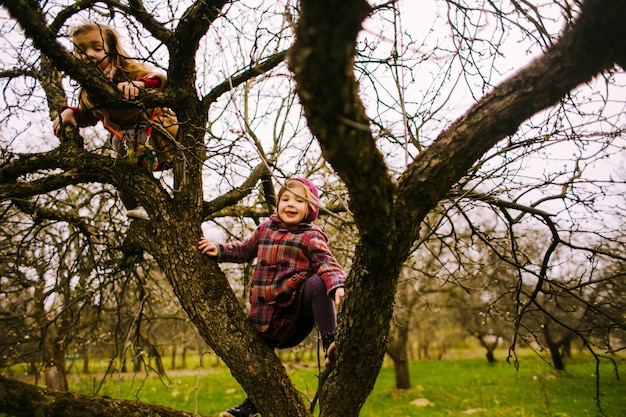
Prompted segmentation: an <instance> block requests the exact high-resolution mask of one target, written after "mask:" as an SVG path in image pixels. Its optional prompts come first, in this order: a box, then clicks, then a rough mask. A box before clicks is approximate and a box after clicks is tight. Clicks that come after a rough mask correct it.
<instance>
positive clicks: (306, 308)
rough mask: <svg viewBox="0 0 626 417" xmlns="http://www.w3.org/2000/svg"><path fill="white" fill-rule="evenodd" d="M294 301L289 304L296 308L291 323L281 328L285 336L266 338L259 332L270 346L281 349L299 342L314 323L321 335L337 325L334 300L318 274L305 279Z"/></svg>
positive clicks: (309, 331) (307, 333)
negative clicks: (299, 293)
mask: <svg viewBox="0 0 626 417" xmlns="http://www.w3.org/2000/svg"><path fill="white" fill-rule="evenodd" d="M295 303H297V304H295V305H293V306H290V307H291V308H296V309H297V312H296V315H295V320H294V322H293V324H292V325H291V326H290V327H289V328H285V329H281V333H282V334H283V335H285V336H286V337H285V338H281V340H276V338H275V337H271V338H268V337H264V334H261V337H262V338H263V339H264V340H265V341H266V342H267V343H268V344H269V345H270V346H272V347H278V348H281V349H282V348H288V347H292V346H296V345H298V344H300V343H301V342H302V341H303V340H304V339H305V338H306V337H307V336H308V335H309V333H311V330H313V326H314V325H315V323H317V328H318V329H319V331H320V333H321V335H322V336H324V335H325V334H327V333H328V332H332V331H334V330H335V327H337V313H336V312H335V302H334V301H333V300H331V299H330V298H328V295H326V285H324V281H322V279H321V278H320V277H319V276H317V275H313V276H311V277H310V278H309V279H307V280H306V281H305V283H304V288H302V294H301V295H300V297H299V299H297V300H296V301H295ZM274 336H276V334H275V335H274Z"/></svg>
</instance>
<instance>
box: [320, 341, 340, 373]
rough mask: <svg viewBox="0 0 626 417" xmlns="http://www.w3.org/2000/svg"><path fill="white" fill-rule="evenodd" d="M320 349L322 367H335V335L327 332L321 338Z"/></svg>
mask: <svg viewBox="0 0 626 417" xmlns="http://www.w3.org/2000/svg"><path fill="white" fill-rule="evenodd" d="M322 347H323V348H324V358H325V359H324V366H325V367H327V368H329V367H331V366H335V362H336V361H337V355H336V352H335V350H336V349H337V343H335V333H333V332H328V333H326V334H325V335H324V336H322Z"/></svg>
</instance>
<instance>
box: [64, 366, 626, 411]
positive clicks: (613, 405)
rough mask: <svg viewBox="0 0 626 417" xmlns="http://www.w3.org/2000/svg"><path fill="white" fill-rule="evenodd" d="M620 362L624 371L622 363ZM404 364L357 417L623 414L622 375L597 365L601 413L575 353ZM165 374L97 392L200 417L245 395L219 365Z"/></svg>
mask: <svg viewBox="0 0 626 417" xmlns="http://www.w3.org/2000/svg"><path fill="white" fill-rule="evenodd" d="M618 360H619V361H620V362H619V365H620V366H619V368H620V370H622V369H623V368H624V362H623V360H622V359H619V358H618ZM410 369H411V382H412V384H413V388H412V389H410V390H404V391H398V390H396V389H395V388H394V385H395V381H394V373H393V369H392V368H391V367H389V366H385V367H383V369H382V370H381V372H380V375H379V377H378V380H377V382H376V386H375V388H374V391H373V392H372V394H371V395H370V397H369V398H368V400H367V401H366V403H365V405H364V406H363V409H362V411H361V414H360V416H362V417H374V416H377V417H380V416H385V417H387V416H389V417H391V416H402V417H406V416H428V417H438V416H466V415H472V416H482V417H485V416H521V417H531V416H559V417H570V416H571V417H583V416H584V417H586V416H603V415H606V416H611V417H617V416H626V381H624V380H623V379H621V378H618V377H617V376H616V374H615V372H614V370H613V368H612V366H611V365H610V363H609V362H608V361H606V362H604V363H602V364H601V368H600V369H601V371H600V375H601V379H600V406H601V410H602V411H600V410H599V409H598V405H597V401H596V376H595V362H594V361H593V360H592V358H587V357H582V356H580V357H576V358H574V359H572V360H570V361H569V362H568V363H567V371H566V372H561V373H559V372H556V371H554V370H553V369H552V368H551V367H550V366H549V365H548V364H546V363H545V362H543V361H542V360H541V359H539V358H537V357H536V356H534V355H528V356H525V357H523V358H521V360H520V367H519V370H516V369H515V367H514V366H513V365H510V364H508V363H507V362H506V361H500V362H498V363H496V364H488V363H487V361H486V360H485V359H483V358H469V359H467V358H466V359H455V360H442V361H419V362H413V363H411V368H410ZM290 375H291V376H292V379H293V381H294V383H295V384H296V385H297V386H298V388H299V389H300V390H301V391H302V393H303V395H305V396H306V397H308V398H312V397H313V395H314V393H315V390H316V388H317V377H316V375H317V369H316V368H315V369H313V368H309V369H306V368H300V369H293V370H291V371H290ZM168 377H169V380H165V381H163V380H160V379H159V378H157V377H156V376H149V377H148V378H146V377H145V375H144V374H135V375H134V374H123V375H115V376H114V377H113V378H108V379H107V380H106V381H105V383H104V384H103V385H102V386H101V387H100V389H99V390H98V393H97V395H107V396H109V397H111V398H128V399H137V400H141V401H145V402H150V403H158V404H163V405H167V406H170V407H173V408H176V409H180V410H185V411H190V412H197V413H199V414H200V415H203V416H215V415H218V413H219V412H220V411H222V410H224V409H226V408H228V407H230V406H233V405H236V404H238V403H239V402H240V401H241V400H242V399H243V398H244V393H243V391H242V390H241V388H240V387H239V384H238V383H237V382H236V381H235V380H234V378H233V377H232V376H231V375H230V372H229V371H228V369H227V368H226V367H225V366H223V365H221V366H214V367H211V368H207V369H202V370H200V371H176V372H170V373H169V375H168ZM620 377H621V375H620ZM99 383H100V380H99V379H97V377H96V376H94V375H91V376H90V375H81V374H73V375H72V381H71V384H72V390H73V391H77V392H82V393H85V394H93V393H94V392H95V391H96V388H97V387H98V386H99ZM603 413H604V414H603Z"/></svg>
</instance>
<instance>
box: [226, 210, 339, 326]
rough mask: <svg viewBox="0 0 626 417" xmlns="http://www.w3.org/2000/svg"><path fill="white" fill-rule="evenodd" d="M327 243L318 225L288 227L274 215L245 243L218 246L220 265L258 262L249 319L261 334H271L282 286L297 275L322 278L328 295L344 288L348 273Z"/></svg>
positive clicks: (252, 287) (300, 224)
mask: <svg viewBox="0 0 626 417" xmlns="http://www.w3.org/2000/svg"><path fill="white" fill-rule="evenodd" d="M327 241H328V238H327V237H326V235H325V234H324V232H323V231H322V229H321V228H320V227H319V226H317V225H314V224H311V223H299V224H297V225H294V226H286V225H285V224H284V223H283V222H282V221H281V220H280V218H279V217H278V216H276V215H272V216H270V219H269V220H266V221H264V222H263V223H261V225H260V226H259V227H258V228H257V229H256V230H255V231H254V232H253V233H252V234H251V235H250V236H248V237H247V238H246V239H245V240H244V241H242V242H233V243H227V244H218V245H217V246H218V249H219V254H218V258H217V260H218V261H219V262H236V263H243V262H250V261H252V260H253V259H254V258H255V257H256V258H257V263H256V265H255V268H254V274H253V278H252V285H251V289H250V311H249V312H248V317H249V319H250V320H251V322H252V323H253V324H254V326H255V327H256V329H257V330H258V331H259V332H260V333H263V332H265V331H267V330H268V328H269V326H270V324H271V322H272V318H273V317H274V316H275V313H278V311H277V310H278V309H280V307H278V306H276V304H275V301H276V296H277V295H278V293H279V292H280V288H281V287H282V283H283V282H284V281H285V280H286V279H288V278H289V277H291V276H293V275H294V274H305V275H306V277H307V278H308V277H310V276H311V275H314V274H317V275H319V276H320V278H322V280H323V281H324V284H325V285H326V291H327V294H330V293H331V292H333V291H334V290H335V289H337V288H339V287H343V286H344V282H345V273H344V271H343V269H342V268H341V266H340V265H339V264H338V263H337V260H336V259H335V257H334V256H333V254H332V253H331V252H330V250H329V249H328V245H327Z"/></svg>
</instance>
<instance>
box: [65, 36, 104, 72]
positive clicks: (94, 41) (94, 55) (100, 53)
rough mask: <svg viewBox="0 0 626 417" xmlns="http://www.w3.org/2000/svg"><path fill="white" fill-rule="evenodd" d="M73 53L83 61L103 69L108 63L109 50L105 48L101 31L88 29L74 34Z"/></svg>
mask: <svg viewBox="0 0 626 417" xmlns="http://www.w3.org/2000/svg"><path fill="white" fill-rule="evenodd" d="M72 40H73V41H74V54H75V55H76V56H78V57H79V58H80V59H82V60H83V61H85V62H90V63H92V64H95V65H97V66H98V68H100V70H102V71H104V69H105V68H106V67H107V66H108V65H109V62H110V58H109V52H108V51H107V50H106V47H105V43H104V36H103V33H102V32H100V31H97V30H89V31H86V32H81V33H77V34H76V35H74V37H73V39H72Z"/></svg>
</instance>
